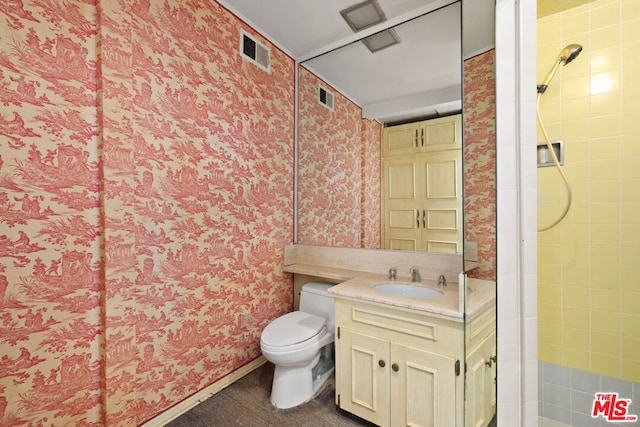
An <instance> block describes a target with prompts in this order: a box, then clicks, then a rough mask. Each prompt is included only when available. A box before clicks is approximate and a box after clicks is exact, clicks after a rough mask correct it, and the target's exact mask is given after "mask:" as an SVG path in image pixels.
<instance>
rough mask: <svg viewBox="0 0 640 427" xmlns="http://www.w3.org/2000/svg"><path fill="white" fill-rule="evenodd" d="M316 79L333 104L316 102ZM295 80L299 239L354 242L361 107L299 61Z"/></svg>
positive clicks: (359, 188)
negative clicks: (297, 102) (330, 106)
mask: <svg viewBox="0 0 640 427" xmlns="http://www.w3.org/2000/svg"><path fill="white" fill-rule="evenodd" d="M320 85H322V87H324V88H325V89H328V90H329V91H331V92H332V93H333V95H334V109H333V110H330V109H329V108H327V107H325V106H324V105H322V104H320V103H319V102H318V87H319V86H320ZM298 86H299V91H300V100H299V104H298V105H299V110H300V113H299V117H300V118H299V122H300V131H299V134H298V141H299V159H300V162H299V164H300V166H299V172H298V176H299V184H298V189H299V195H298V199H299V201H298V212H299V213H298V215H299V216H298V224H299V236H298V240H299V242H300V243H304V244H308V245H324V246H337V247H352V248H359V247H360V246H361V242H360V238H361V209H362V173H361V168H362V124H361V122H362V109H361V108H360V107H358V106H357V105H356V104H354V103H353V102H351V101H350V100H349V99H347V98H345V97H344V96H343V95H342V94H340V93H339V92H337V91H336V90H334V89H333V88H331V87H330V86H328V85H326V84H324V83H323V82H322V81H321V80H320V79H319V78H318V77H316V76H315V75H314V74H313V73H311V72H310V71H309V70H308V69H306V68H304V67H300V75H299V85H298Z"/></svg>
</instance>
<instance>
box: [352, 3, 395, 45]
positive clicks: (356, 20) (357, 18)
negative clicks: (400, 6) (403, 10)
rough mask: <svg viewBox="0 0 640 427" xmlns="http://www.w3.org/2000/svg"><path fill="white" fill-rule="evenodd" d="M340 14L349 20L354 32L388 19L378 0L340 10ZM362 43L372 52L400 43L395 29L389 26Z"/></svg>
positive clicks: (366, 38)
mask: <svg viewBox="0 0 640 427" xmlns="http://www.w3.org/2000/svg"><path fill="white" fill-rule="evenodd" d="M340 15H342V17H343V18H344V20H345V21H347V24H349V27H351V29H352V30H353V31H354V32H356V33H357V32H358V31H360V30H364V29H365V28H369V27H372V26H374V25H377V24H379V23H381V22H384V21H386V20H387V17H386V16H385V15H384V12H383V11H382V9H381V8H380V5H379V4H378V2H377V1H376V0H366V1H363V2H362V3H358V4H356V5H353V6H351V7H349V8H347V9H344V10H342V11H340ZM362 43H364V45H365V46H366V47H367V49H369V50H370V51H371V52H372V53H374V52H377V51H379V50H382V49H384V48H387V47H389V46H393V45H394V44H398V43H400V38H399V37H398V34H397V33H396V32H395V30H393V29H391V28H389V29H387V30H384V31H381V32H379V33H376V34H373V35H371V36H369V37H365V38H364V39H362Z"/></svg>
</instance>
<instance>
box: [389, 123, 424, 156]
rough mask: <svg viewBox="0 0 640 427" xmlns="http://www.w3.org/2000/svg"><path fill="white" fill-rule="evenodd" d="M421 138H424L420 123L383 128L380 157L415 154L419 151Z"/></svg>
mask: <svg viewBox="0 0 640 427" xmlns="http://www.w3.org/2000/svg"><path fill="white" fill-rule="evenodd" d="M420 132H422V135H420ZM421 137H424V129H423V128H422V125H421V123H420V122H418V123H409V124H406V125H398V126H390V127H388V128H384V129H383V130H382V156H383V157H387V156H399V155H405V154H412V153H416V152H418V151H419V150H420V142H421Z"/></svg>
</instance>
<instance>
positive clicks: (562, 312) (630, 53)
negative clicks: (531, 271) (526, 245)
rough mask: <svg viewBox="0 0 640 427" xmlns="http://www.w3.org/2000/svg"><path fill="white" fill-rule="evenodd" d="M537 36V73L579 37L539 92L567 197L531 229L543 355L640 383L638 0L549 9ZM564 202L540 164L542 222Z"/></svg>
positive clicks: (556, 180)
mask: <svg viewBox="0 0 640 427" xmlns="http://www.w3.org/2000/svg"><path fill="white" fill-rule="evenodd" d="M537 42H538V48H537V49H538V52H537V56H538V68H537V73H538V74H537V75H538V80H539V81H541V80H542V79H543V78H544V76H545V75H546V74H547V71H548V70H549V69H550V68H551V67H552V65H553V64H554V62H555V60H556V58H557V56H558V54H559V53H560V51H561V50H562V48H563V47H564V46H566V45H568V44H571V43H578V44H581V45H582V46H583V51H582V52H581V54H580V55H579V56H578V57H577V58H576V59H575V60H574V61H573V62H572V63H570V64H568V65H567V66H566V67H564V66H561V67H560V68H559V69H558V71H557V73H556V75H555V77H554V79H553V80H552V82H551V83H550V85H549V88H548V89H547V92H546V93H545V94H544V95H542V98H541V100H540V112H541V115H542V119H543V123H544V125H545V127H546V129H547V132H548V134H549V137H550V139H552V140H556V139H563V140H564V144H565V156H566V157H565V172H566V174H567V176H568V178H569V180H570V182H571V185H572V188H573V204H572V207H571V210H570V211H569V214H568V215H567V217H566V218H565V219H564V221H563V222H562V223H560V225H558V226H557V227H555V228H554V229H552V230H550V231H545V232H541V233H538V288H539V292H538V321H539V338H538V340H539V343H538V344H539V345H538V348H539V359H540V360H541V361H543V362H548V363H553V364H557V365H561V366H566V367H569V368H575V369H580V370H584V371H589V372H593V373H596V374H599V375H606V376H611V377H615V378H621V379H624V380H627V381H633V382H640V1H639V0H598V1H594V2H591V3H588V4H584V5H582V6H579V7H575V8H573V9H569V10H566V11H563V12H560V13H555V14H553V15H549V16H545V17H543V18H540V19H538V40H537ZM538 141H540V142H543V141H544V136H543V134H542V132H541V131H540V129H539V130H538ZM532 161H533V160H532ZM565 200H566V194H565V191H564V188H563V184H562V181H561V178H560V176H559V175H558V173H557V171H556V170H555V169H554V168H540V169H538V221H539V226H540V227H544V226H546V225H548V224H549V223H551V222H552V221H553V220H554V219H555V218H557V216H558V215H559V213H560V212H561V211H562V209H563V206H564V201H565Z"/></svg>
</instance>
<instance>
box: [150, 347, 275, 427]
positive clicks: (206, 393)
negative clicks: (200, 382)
mask: <svg viewBox="0 0 640 427" xmlns="http://www.w3.org/2000/svg"><path fill="white" fill-rule="evenodd" d="M266 362H267V359H265V358H264V356H260V357H258V358H257V359H255V360H252V361H251V362H249V363H247V364H246V365H244V366H242V367H241V368H238V369H236V370H235V371H233V372H231V373H230V374H229V375H227V376H226V377H223V378H221V379H220V380H218V381H216V382H215V383H213V384H211V385H210V386H208V387H205V388H203V389H202V390H200V391H199V392H197V393H196V394H194V395H193V396H191V397H188V398H187V399H185V400H183V401H182V402H180V403H178V404H177V405H175V406H172V407H171V408H169V409H167V410H166V411H164V412H163V413H161V414H160V415H158V416H156V417H155V418H152V419H151V420H149V421H147V422H146V423H144V424H142V427H161V426H164V425H166V424H168V423H169V422H171V421H173V420H175V419H176V418H178V417H179V416H180V415H182V414H184V413H185V412H187V411H189V409H191V408H193V407H194V406H196V405H198V404H199V403H202V402H203V401H205V400H207V399H208V398H209V397H211V396H213V395H214V394H216V393H218V392H219V391H220V390H222V389H224V388H226V387H228V386H230V385H231V384H233V383H234V382H236V381H238V380H239V379H240V378H242V377H244V376H245V375H247V374H248V373H250V372H252V371H253V370H255V369H257V368H259V367H260V366H262V365H264V364H265V363H266Z"/></svg>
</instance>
